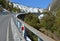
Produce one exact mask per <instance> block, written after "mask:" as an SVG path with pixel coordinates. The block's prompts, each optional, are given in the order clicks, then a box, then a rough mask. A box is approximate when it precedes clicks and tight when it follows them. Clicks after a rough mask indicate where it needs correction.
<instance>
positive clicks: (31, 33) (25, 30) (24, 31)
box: [12, 16, 55, 41]
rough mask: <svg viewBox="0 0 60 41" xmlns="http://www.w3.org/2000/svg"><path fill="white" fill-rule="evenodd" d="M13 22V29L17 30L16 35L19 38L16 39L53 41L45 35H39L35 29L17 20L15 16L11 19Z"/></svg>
mask: <svg viewBox="0 0 60 41" xmlns="http://www.w3.org/2000/svg"><path fill="white" fill-rule="evenodd" d="M13 21H14V23H15V24H14V25H16V26H15V29H18V30H16V31H17V33H18V34H17V35H19V36H20V37H19V36H18V37H19V38H21V37H23V40H22V41H55V40H54V39H52V38H50V37H48V36H46V35H45V34H43V33H41V32H40V31H38V30H36V29H35V28H33V27H32V26H30V25H28V24H27V23H25V22H24V21H22V20H21V19H18V18H17V16H16V17H14V18H13ZM13 21H12V22H13ZM12 26H13V24H12ZM16 27H17V28H16ZM12 29H13V27H12ZM18 31H19V32H18ZM21 39H22V38H21ZM16 41H17V40H16Z"/></svg>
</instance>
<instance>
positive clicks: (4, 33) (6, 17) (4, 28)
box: [0, 15, 11, 41]
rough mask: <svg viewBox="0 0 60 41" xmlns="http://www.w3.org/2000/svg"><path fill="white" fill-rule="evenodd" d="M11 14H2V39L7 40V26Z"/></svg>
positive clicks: (1, 40)
mask: <svg viewBox="0 0 60 41" xmlns="http://www.w3.org/2000/svg"><path fill="white" fill-rule="evenodd" d="M10 19H11V15H0V41H7V28H8V27H9V21H10Z"/></svg>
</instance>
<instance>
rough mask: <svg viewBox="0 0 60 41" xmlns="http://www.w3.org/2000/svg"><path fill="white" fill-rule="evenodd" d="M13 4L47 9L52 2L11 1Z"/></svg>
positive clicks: (41, 0)
mask: <svg viewBox="0 0 60 41" xmlns="http://www.w3.org/2000/svg"><path fill="white" fill-rule="evenodd" d="M10 1H11V2H15V3H19V4H22V5H25V6H31V7H38V8H47V7H48V5H49V3H51V2H52V0H10Z"/></svg>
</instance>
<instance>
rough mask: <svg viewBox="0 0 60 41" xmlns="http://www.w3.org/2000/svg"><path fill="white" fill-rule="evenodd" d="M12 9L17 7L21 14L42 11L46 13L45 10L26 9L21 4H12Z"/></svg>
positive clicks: (26, 7)
mask: <svg viewBox="0 0 60 41" xmlns="http://www.w3.org/2000/svg"><path fill="white" fill-rule="evenodd" d="M13 7H17V8H20V10H21V12H26V13H29V12H30V13H38V12H39V13H42V12H44V11H47V9H40V8H32V7H28V6H24V5H21V4H16V3H13Z"/></svg>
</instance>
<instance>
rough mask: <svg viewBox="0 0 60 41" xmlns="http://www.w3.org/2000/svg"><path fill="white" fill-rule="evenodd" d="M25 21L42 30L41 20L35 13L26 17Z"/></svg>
mask: <svg viewBox="0 0 60 41" xmlns="http://www.w3.org/2000/svg"><path fill="white" fill-rule="evenodd" d="M24 21H25V22H27V23H28V24H29V25H31V26H33V27H34V28H36V29H40V22H39V19H38V17H37V16H36V15H34V14H33V13H32V14H31V13H29V14H28V15H26V17H25V18H24Z"/></svg>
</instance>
